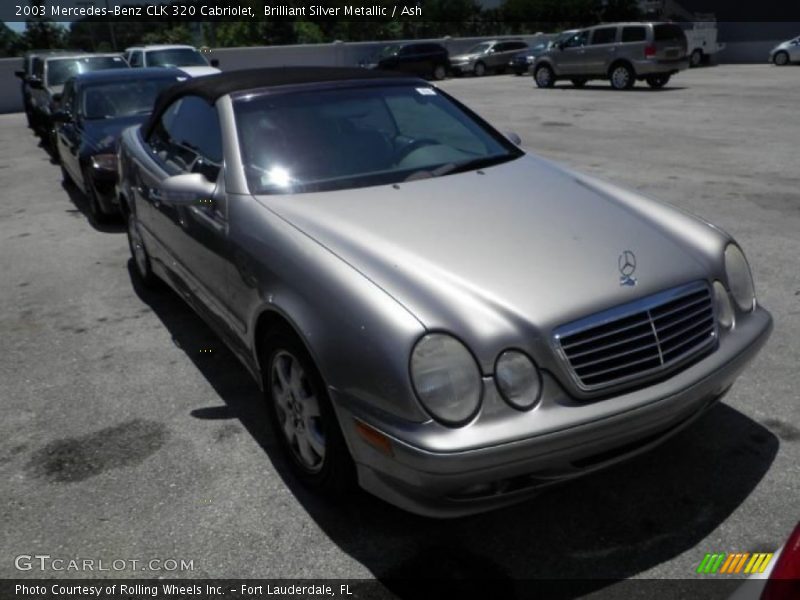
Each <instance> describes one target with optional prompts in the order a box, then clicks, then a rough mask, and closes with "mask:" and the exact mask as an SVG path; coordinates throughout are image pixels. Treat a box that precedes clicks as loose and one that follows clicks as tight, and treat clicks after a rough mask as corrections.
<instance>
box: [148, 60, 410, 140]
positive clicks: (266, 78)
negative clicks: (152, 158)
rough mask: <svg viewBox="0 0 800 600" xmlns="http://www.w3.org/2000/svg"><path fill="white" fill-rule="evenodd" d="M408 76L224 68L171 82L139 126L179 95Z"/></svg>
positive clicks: (211, 97) (213, 95) (211, 96)
mask: <svg viewBox="0 0 800 600" xmlns="http://www.w3.org/2000/svg"><path fill="white" fill-rule="evenodd" d="M393 77H405V78H409V77H412V78H413V76H409V75H408V74H406V73H399V72H396V71H379V70H373V69H362V68H358V67H269V68H262V69H244V70H241V71H227V72H224V73H218V74H215V75H206V76H204V77H196V78H193V79H189V80H187V81H184V82H183V83H179V84H177V85H173V86H171V87H169V88H167V89H166V90H164V91H163V92H161V94H159V96H158V98H157V99H156V103H155V107H154V109H153V113H152V115H151V116H150V120H149V121H148V122H147V123H145V125H144V126H143V127H142V131H143V133H144V135H145V136H147V135H148V134H149V132H150V129H151V128H152V127H153V126H154V125H155V123H156V122H157V121H158V119H160V118H161V113H162V112H163V111H164V109H166V108H167V106H169V105H170V104H172V103H173V102H174V101H175V100H177V99H178V98H180V97H182V96H199V97H200V98H203V99H204V100H205V101H206V102H208V103H209V104H213V103H214V102H216V101H217V99H218V98H221V97H222V96H225V95H227V94H230V93H233V92H239V91H245V90H254V89H259V88H266V87H272V86H279V85H299V84H305V83H323V82H331V81H353V80H364V79H386V78H393Z"/></svg>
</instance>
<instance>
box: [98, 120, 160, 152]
mask: <svg viewBox="0 0 800 600" xmlns="http://www.w3.org/2000/svg"><path fill="white" fill-rule="evenodd" d="M148 117H149V115H134V116H130V117H120V118H117V119H93V120H91V121H89V120H87V121H84V122H83V140H82V141H83V148H84V154H86V155H88V156H92V155H95V154H103V153H108V152H116V150H117V145H118V144H119V138H120V136H121V135H122V132H123V131H124V130H125V129H127V128H128V127H132V126H134V125H141V124H142V123H144V122H145V121H146V120H147V118H148Z"/></svg>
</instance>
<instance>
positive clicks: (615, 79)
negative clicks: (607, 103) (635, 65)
mask: <svg viewBox="0 0 800 600" xmlns="http://www.w3.org/2000/svg"><path fill="white" fill-rule="evenodd" d="M608 80H609V82H610V83H611V87H612V88H614V89H615V90H629V89H631V88H632V87H633V86H634V84H635V83H636V74H635V73H634V72H633V69H632V68H631V67H630V66H629V65H627V64H625V63H617V64H616V65H614V66H613V67H611V71H609V74H608Z"/></svg>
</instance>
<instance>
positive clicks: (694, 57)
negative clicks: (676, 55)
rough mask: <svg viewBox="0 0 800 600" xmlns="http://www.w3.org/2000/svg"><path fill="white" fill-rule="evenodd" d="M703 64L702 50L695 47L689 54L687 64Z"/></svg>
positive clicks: (696, 65) (692, 65)
mask: <svg viewBox="0 0 800 600" xmlns="http://www.w3.org/2000/svg"><path fill="white" fill-rule="evenodd" d="M702 64H703V51H702V50H700V48H695V49H694V50H693V51H692V53H691V55H690V56H689V66H690V67H699V66H700V65H702Z"/></svg>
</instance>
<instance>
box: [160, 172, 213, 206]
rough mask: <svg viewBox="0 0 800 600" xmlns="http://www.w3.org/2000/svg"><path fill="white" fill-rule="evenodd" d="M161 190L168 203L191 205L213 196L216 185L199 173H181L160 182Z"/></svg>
mask: <svg viewBox="0 0 800 600" xmlns="http://www.w3.org/2000/svg"><path fill="white" fill-rule="evenodd" d="M161 189H162V190H163V191H164V195H165V197H166V198H167V199H168V200H169V201H170V202H175V203H180V204H193V203H195V202H197V201H198V200H205V199H209V198H211V196H213V195H214V191H215V190H216V189H217V184H216V183H213V182H211V181H209V180H208V179H206V178H205V176H204V175H202V174H200V173H183V174H181V175H173V176H172V177H167V178H166V179H165V180H164V181H162V182H161Z"/></svg>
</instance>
